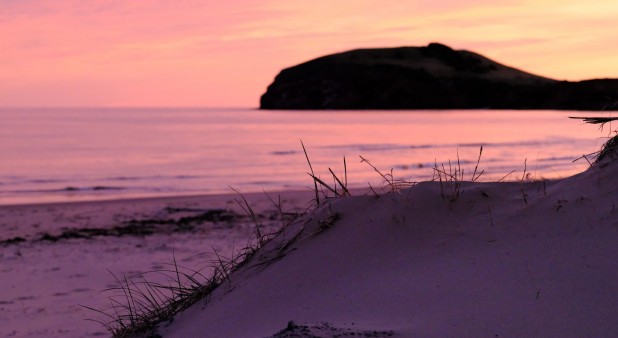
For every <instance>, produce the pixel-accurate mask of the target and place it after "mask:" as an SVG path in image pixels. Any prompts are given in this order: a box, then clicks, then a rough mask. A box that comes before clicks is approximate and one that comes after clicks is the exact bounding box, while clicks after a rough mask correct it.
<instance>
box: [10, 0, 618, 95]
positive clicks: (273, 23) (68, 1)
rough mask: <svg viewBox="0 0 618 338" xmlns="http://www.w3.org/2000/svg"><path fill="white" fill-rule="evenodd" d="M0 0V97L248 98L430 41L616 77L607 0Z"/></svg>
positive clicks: (540, 66) (613, 24)
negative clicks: (317, 65)
mask: <svg viewBox="0 0 618 338" xmlns="http://www.w3.org/2000/svg"><path fill="white" fill-rule="evenodd" d="M496 3H497V1H493V0H492V1H490V0H470V1H465V2H464V1H455V0H418V1H399V0H393V1H389V2H384V1H378V0H357V1H353V2H352V1H346V2H343V1H332V0H311V1H288V0H262V1H257V0H238V1H228V2H226V3H224V2H222V1H214V0H207V1H195V0H189V1H172V0H149V1H146V0H133V1H121V0H117V1H78V0H56V1H48V0H46V1H43V0H0V51H1V52H0V106H219V107H220V106H233V107H257V106H258V103H259V97H260V95H261V94H262V93H263V92H264V91H265V89H266V86H268V84H270V83H271V82H272V80H273V78H274V76H275V75H276V74H277V73H278V71H279V70H281V69H282V68H285V67H288V66H292V65H294V64H297V63H300V62H302V61H306V60H309V59H312V58H315V57H318V56H321V55H325V54H330V53H334V52H339V51H344V50H348V49H353V48H359V47H390V46H420V45H426V44H427V43H429V42H434V41H435V42H442V43H445V44H447V45H450V46H451V47H453V48H456V49H468V50H473V51H476V52H479V53H481V54H483V55H486V56H488V57H490V58H493V59H494V60H496V61H499V62H502V63H505V64H507V65H510V66H514V67H517V68H520V69H524V70H527V71H529V72H533V73H536V74H539V75H543V76H548V77H553V78H557V79H567V80H580V79H587V78H598V77H615V78H618V59H617V56H616V55H618V43H617V42H618V41H617V38H616V31H618V20H616V18H618V2H617V1H615V0H595V1H587V2H583V1H581V0H535V1H529V0H524V1H519V0H505V1H499V2H498V3H500V4H496Z"/></svg>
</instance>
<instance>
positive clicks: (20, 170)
mask: <svg viewBox="0 0 618 338" xmlns="http://www.w3.org/2000/svg"><path fill="white" fill-rule="evenodd" d="M586 114H588V115H601V116H604V114H603V113H601V114H599V113H594V114H592V113H582V112H557V111H492V110H474V111H470V110H468V111H260V110H256V109H211V108H204V109H201V108H200V109H185V108H173V109H167V108H142V109H134V108H130V109H122V108H113V109H108V108H70V109H62V108H53V109H35V108H28V109H21V108H20V109H12V108H3V109H0V156H1V157H0V204H18V203H38V202H56V201H81V200H98V199H113V198H127V197H145V196H167V195H189V194H216V193H229V192H231V190H230V187H233V188H235V189H238V190H239V191H241V192H256V191H262V190H266V191H277V190H298V189H310V188H311V186H312V180H311V178H310V177H309V176H308V175H307V172H308V171H309V168H308V165H307V161H306V159H305V155H304V153H303V149H302V147H301V142H300V141H301V140H302V141H303V142H304V144H305V146H306V148H307V151H308V154H309V157H310V160H311V163H312V165H313V168H314V170H315V171H316V174H318V175H319V176H320V177H322V178H323V179H324V180H326V181H328V182H332V178H331V176H330V174H329V173H328V168H332V170H333V171H334V172H336V173H337V174H338V175H342V176H343V170H344V169H343V168H344V166H343V158H344V157H345V158H346V163H347V176H348V183H349V185H350V186H365V187H366V186H367V184H368V183H371V184H372V185H374V186H375V185H379V184H380V183H381V179H380V177H379V176H378V174H377V173H375V172H374V170H373V169H372V168H371V167H369V166H368V165H367V164H366V163H361V161H360V158H359V156H363V157H365V158H366V159H368V160H369V161H370V162H371V163H372V164H373V165H374V166H376V167H377V168H378V169H380V170H382V171H383V172H384V173H389V172H390V170H391V169H392V170H393V174H394V176H395V179H406V180H409V181H419V180H426V179H431V177H432V175H433V170H432V168H433V167H434V164H435V163H436V162H437V163H445V165H447V166H448V161H449V160H450V161H451V165H454V163H455V162H456V161H457V158H459V162H460V165H461V167H462V168H463V169H464V176H465V177H466V178H468V177H469V176H471V175H472V172H473V170H474V166H475V164H476V161H477V157H478V154H479V150H480V147H481V146H483V154H482V157H481V162H480V165H479V171H481V170H484V171H485V172H484V174H483V175H482V176H481V180H498V179H501V178H503V177H504V176H505V175H507V174H509V173H511V172H512V174H510V175H509V176H508V177H507V178H506V179H507V180H519V179H521V177H522V175H523V174H524V172H523V171H524V168H525V170H526V173H529V174H530V175H531V177H532V178H559V177H564V176H567V175H571V174H573V173H577V172H580V171H582V170H585V168H586V167H587V166H588V163H587V162H586V160H583V159H582V160H579V161H576V162H573V161H574V160H575V159H577V158H579V157H581V156H582V155H584V154H589V153H592V152H594V151H596V150H598V148H599V147H600V146H601V145H602V144H603V142H604V141H605V140H606V139H607V137H608V136H610V133H609V131H610V129H609V128H607V127H606V128H605V130H603V131H600V130H599V129H598V128H597V127H595V126H591V125H586V124H583V123H582V122H580V121H576V120H571V119H568V118H567V117H568V116H573V115H577V116H581V115H586Z"/></svg>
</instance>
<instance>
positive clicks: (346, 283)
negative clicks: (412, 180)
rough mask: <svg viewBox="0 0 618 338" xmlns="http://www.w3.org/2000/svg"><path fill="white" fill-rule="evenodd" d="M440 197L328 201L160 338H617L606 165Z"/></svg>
mask: <svg viewBox="0 0 618 338" xmlns="http://www.w3.org/2000/svg"><path fill="white" fill-rule="evenodd" d="M452 188H453V186H450V185H447V184H444V185H443V184H441V183H439V182H424V183H420V184H417V185H415V186H414V187H412V188H410V189H408V190H404V191H401V192H400V193H391V194H386V195H383V196H380V197H379V198H377V197H374V196H358V197H352V198H340V199H333V200H330V201H329V202H327V203H326V204H323V205H322V206H321V207H320V208H318V209H317V210H316V211H315V212H314V213H313V214H312V215H309V216H308V217H307V218H305V219H304V220H303V221H301V222H298V223H295V224H292V225H290V226H289V227H288V228H286V229H285V231H284V232H282V233H281V234H280V235H279V236H278V237H276V238H275V239H274V240H272V241H271V242H269V243H268V245H266V246H265V247H264V248H262V249H261V250H260V251H259V252H258V253H257V254H256V255H255V256H254V257H253V258H252V260H251V261H250V262H248V264H246V265H245V266H244V267H242V268H241V269H239V270H237V271H236V272H235V273H233V274H232V276H231V277H230V280H229V281H227V282H225V283H224V284H223V285H222V286H221V287H219V288H218V289H217V290H215V292H214V293H213V294H212V295H211V296H210V298H209V299H208V300H205V301H204V302H200V303H198V304H196V305H195V306H193V307H192V308H191V309H189V310H188V311H186V312H185V313H183V314H181V315H180V316H179V317H178V318H176V319H175V320H174V321H173V322H172V323H167V324H165V325H162V326H161V328H160V330H159V331H160V334H161V335H163V336H164V337H189V336H200V337H273V336H274V337H292V336H296V337H298V336H301V337H311V336H322V337H331V336H336V335H340V336H341V335H343V336H345V335H348V336H349V335H351V334H352V333H354V334H355V336H361V337H362V336H365V337H383V336H397V337H445V336H475V337H494V336H500V337H502V336H511V337H524V336H544V337H571V336H613V335H617V334H618V322H616V320H615V316H616V314H617V313H618V297H616V295H618V284H617V283H616V280H618V260H616V259H615V257H616V255H617V254H618V246H617V245H616V243H618V210H617V208H616V203H618V162H615V161H614V162H605V163H601V164H598V165H595V166H594V167H591V168H590V169H589V170H587V171H586V172H583V173H581V174H578V175H575V176H572V177H570V178H567V179H563V180H559V181H549V182H521V183H519V182H516V183H472V182H464V183H462V185H461V187H460V189H461V190H460V194H459V196H457V197H456V198H455V199H454V201H451V199H450V198H449V197H450V196H447V198H443V197H442V196H441V195H442V191H443V190H444V191H445V192H446V194H447V195H448V194H449V191H452V190H449V189H452ZM290 321H293V323H290ZM295 334H297V335H295Z"/></svg>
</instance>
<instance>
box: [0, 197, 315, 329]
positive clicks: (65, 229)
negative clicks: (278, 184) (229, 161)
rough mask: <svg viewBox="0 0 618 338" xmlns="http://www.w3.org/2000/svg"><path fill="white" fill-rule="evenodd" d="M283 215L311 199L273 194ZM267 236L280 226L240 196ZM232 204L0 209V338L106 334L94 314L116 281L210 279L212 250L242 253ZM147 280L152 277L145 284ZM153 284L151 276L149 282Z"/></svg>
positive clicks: (239, 213) (247, 231) (191, 200)
mask: <svg viewBox="0 0 618 338" xmlns="http://www.w3.org/2000/svg"><path fill="white" fill-rule="evenodd" d="M270 196H271V197H272V198H273V199H275V200H277V201H278V199H279V196H280V197H281V202H282V203H281V204H282V207H283V208H284V209H285V210H288V211H290V212H300V211H303V210H305V209H306V208H307V206H308V203H309V201H310V200H311V198H312V193H311V192H286V193H281V194H270ZM245 198H246V199H247V200H248V201H249V202H250V203H251V206H252V208H254V210H255V212H256V214H257V215H258V216H259V217H260V222H261V223H262V224H263V225H264V227H265V229H264V230H266V231H269V229H270V228H274V227H279V226H280V224H278V219H279V218H278V217H276V216H277V214H278V213H279V210H278V209H277V208H275V206H274V205H273V204H272V202H271V201H270V200H269V199H268V197H267V196H266V195H265V194H263V193H257V194H247V195H245ZM237 199H239V196H238V195H236V194H234V193H232V194H229V195H210V196H189V197H171V198H152V199H132V200H117V201H105V202H83V203H56V204H40V205H16V206H0V232H1V233H2V237H0V258H1V259H2V262H3V264H2V268H1V269H0V289H1V290H2V292H1V293H0V336H2V337H90V336H109V333H108V332H106V330H105V329H104V327H103V326H101V325H100V324H99V323H97V322H93V321H89V320H88V319H98V318H99V315H98V314H97V313H96V312H93V311H90V310H88V309H86V308H84V307H82V305H83V306H89V307H92V308H96V309H106V308H108V307H109V304H110V303H109V301H108V299H107V297H108V296H110V295H111V294H110V292H105V291H104V290H105V289H109V288H113V287H117V286H118V283H117V282H116V280H115V277H114V276H113V275H112V273H113V274H114V275H116V276H117V277H119V278H121V279H122V278H123V277H124V276H133V275H135V274H138V273H142V272H146V271H154V270H160V269H166V268H169V266H171V264H172V263H173V259H174V257H175V259H176V260H177V262H178V264H179V265H183V266H189V267H191V268H195V269H198V268H199V269H204V270H203V272H204V273H205V274H208V273H210V271H209V269H210V267H211V265H212V264H211V261H212V259H213V256H212V252H213V251H216V252H217V253H218V254H219V255H221V256H223V257H227V256H229V255H231V253H232V251H233V250H238V249H241V248H244V247H245V246H246V245H247V242H248V241H249V239H250V238H251V233H252V231H253V228H252V224H251V222H250V221H249V220H248V218H247V215H246V214H245V213H244V211H243V210H242V209H241V208H240V207H239V205H238V204H237V202H236V200H237ZM146 278H151V276H146ZM154 278H156V277H154Z"/></svg>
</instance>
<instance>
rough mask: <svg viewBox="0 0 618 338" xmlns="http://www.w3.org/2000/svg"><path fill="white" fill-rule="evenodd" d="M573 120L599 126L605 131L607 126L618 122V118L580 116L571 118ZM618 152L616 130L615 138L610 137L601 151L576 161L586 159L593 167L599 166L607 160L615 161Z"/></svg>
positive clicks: (616, 131) (615, 131) (617, 133)
mask: <svg viewBox="0 0 618 338" xmlns="http://www.w3.org/2000/svg"><path fill="white" fill-rule="evenodd" d="M570 118H572V119H577V120H582V121H584V122H585V123H589V124H595V125H599V129H600V130H603V128H604V127H605V125H606V124H608V123H610V126H611V122H613V121H616V120H618V117H598V116H596V117H579V116H571V117H570ZM617 150H618V130H614V136H613V137H610V138H609V139H608V140H607V141H606V142H605V143H604V144H603V146H602V147H601V149H600V150H599V151H596V152H593V153H590V154H584V155H582V156H581V157H579V158H577V159H575V160H574V161H577V160H580V159H582V158H583V159H585V160H586V161H588V163H589V164H590V165H591V166H592V165H594V164H598V163H599V162H601V161H603V160H604V159H606V158H610V159H614V158H615V156H616V155H617V154H616V152H617ZM590 158H593V159H594V161H592V162H591V161H590Z"/></svg>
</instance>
